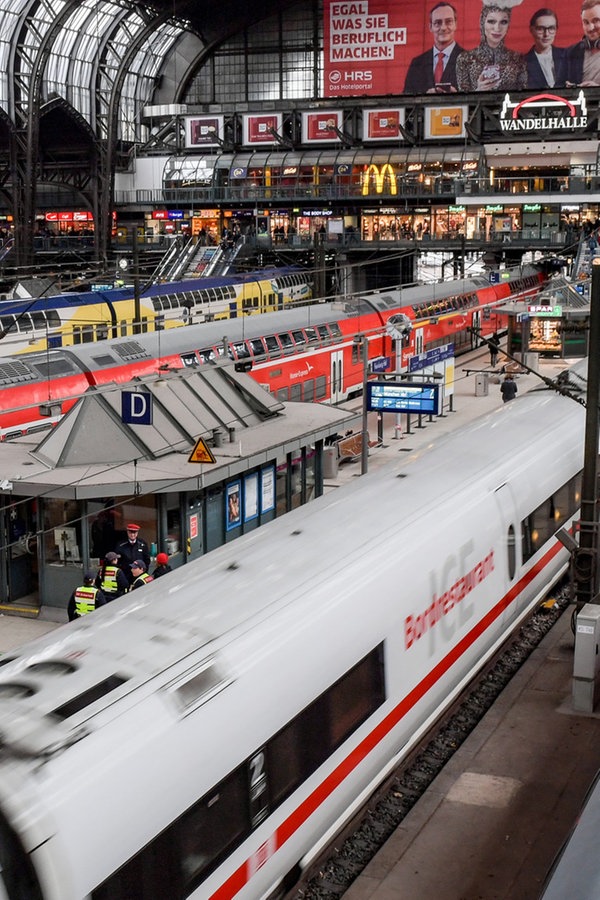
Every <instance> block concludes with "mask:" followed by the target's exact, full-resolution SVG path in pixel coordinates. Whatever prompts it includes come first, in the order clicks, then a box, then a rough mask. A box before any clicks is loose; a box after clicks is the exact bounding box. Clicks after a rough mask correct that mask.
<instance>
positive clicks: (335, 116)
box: [302, 109, 343, 144]
mask: <svg viewBox="0 0 600 900" xmlns="http://www.w3.org/2000/svg"><path fill="white" fill-rule="evenodd" d="M342 124H343V120H342V111H341V110H340V109H334V110H331V109H324V110H319V112H303V113H302V143H303V144H322V143H324V142H325V141H327V143H332V142H333V143H338V144H339V143H340V141H341V131H342Z"/></svg>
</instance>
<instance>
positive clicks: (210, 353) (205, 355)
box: [198, 347, 217, 363]
mask: <svg viewBox="0 0 600 900" xmlns="http://www.w3.org/2000/svg"><path fill="white" fill-rule="evenodd" d="M198 356H199V357H200V359H201V360H202V362H205V363H206V362H210V361H211V360H214V359H216V358H217V354H216V353H215V350H214V347H207V348H205V349H204V350H198Z"/></svg>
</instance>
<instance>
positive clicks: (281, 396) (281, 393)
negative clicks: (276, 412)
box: [275, 388, 288, 403]
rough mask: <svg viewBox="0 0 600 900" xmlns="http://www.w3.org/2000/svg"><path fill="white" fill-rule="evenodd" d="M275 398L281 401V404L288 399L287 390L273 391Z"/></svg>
mask: <svg viewBox="0 0 600 900" xmlns="http://www.w3.org/2000/svg"><path fill="white" fill-rule="evenodd" d="M275 396H276V397H277V399H278V400H281V402H282V403H285V401H286V400H287V399H288V389H287V388H279V389H278V390H276V391H275Z"/></svg>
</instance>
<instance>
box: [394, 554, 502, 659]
mask: <svg viewBox="0 0 600 900" xmlns="http://www.w3.org/2000/svg"><path fill="white" fill-rule="evenodd" d="M472 552H473V541H467V543H465V544H463V545H462V547H461V548H460V552H459V560H458V561H457V557H456V555H455V554H451V555H450V556H448V558H447V559H446V561H445V563H444V565H443V567H442V574H441V578H440V581H441V583H442V584H447V583H448V582H449V581H450V580H451V573H452V572H454V571H458V572H465V569H466V560H467V558H468V556H469V555H471V554H472ZM493 571H494V551H493V550H490V551H489V553H488V554H487V555H486V556H484V558H483V559H482V560H480V561H479V562H478V563H476V564H475V565H474V566H473V567H472V568H471V569H469V570H467V571H466V572H465V574H464V575H461V576H460V578H457V579H456V581H455V582H454V583H453V584H451V585H450V587H449V588H448V589H447V590H445V591H443V593H439V592H438V585H437V583H436V573H435V571H433V570H432V571H431V573H430V579H431V588H432V590H431V593H432V600H431V603H430V604H429V606H427V608H426V609H425V610H424V611H423V612H421V613H416V614H415V615H409V616H407V617H406V619H405V620H404V646H405V649H406V650H409V649H410V648H411V647H412V645H413V644H414V643H415V641H418V640H420V639H421V638H422V637H423V636H424V635H425V634H427V633H429V636H430V651H429V652H430V654H433V652H434V651H435V638H436V626H437V625H438V624H439V626H440V629H442V637H443V638H444V640H449V639H450V638H452V636H453V635H454V633H455V631H456V628H457V626H461V625H464V624H465V622H467V621H468V620H469V619H470V618H471V616H472V615H473V605H472V603H470V602H465V600H466V597H467V596H468V595H469V594H470V593H471V591H473V590H474V589H475V588H476V587H477V585H479V584H481V582H482V581H484V580H485V579H486V578H487V577H488V575H490V574H491V573H492V572H493ZM455 607H458V615H457V616H456V615H455V616H451V617H450V618H447V617H448V615H449V613H451V612H452V610H453V609H454V608H455Z"/></svg>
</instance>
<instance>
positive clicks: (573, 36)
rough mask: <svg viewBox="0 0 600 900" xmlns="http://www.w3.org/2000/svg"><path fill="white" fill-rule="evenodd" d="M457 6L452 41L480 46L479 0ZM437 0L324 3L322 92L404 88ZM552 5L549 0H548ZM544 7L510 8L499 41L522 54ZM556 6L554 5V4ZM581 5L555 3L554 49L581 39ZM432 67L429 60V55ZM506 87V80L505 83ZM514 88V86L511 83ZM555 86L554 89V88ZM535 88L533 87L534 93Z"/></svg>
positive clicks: (425, 45) (456, 1)
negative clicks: (535, 16)
mask: <svg viewBox="0 0 600 900" xmlns="http://www.w3.org/2000/svg"><path fill="white" fill-rule="evenodd" d="M451 2H452V6H454V7H455V9H456V13H457V15H456V22H457V24H456V32H455V41H456V43H457V44H458V45H459V47H461V48H462V49H463V50H473V49H474V48H475V47H477V46H479V43H480V40H481V35H480V30H479V17H480V15H481V10H482V2H481V0H451ZM436 4H437V0H430V2H428V3H423V2H422V0H403V2H402V3H399V2H398V0H359V2H355V3H352V2H340V0H324V2H323V15H324V22H323V36H324V91H323V93H324V97H359V96H370V97H377V96H383V95H392V96H394V95H398V94H404V93H407V94H408V93H412V94H414V91H405V82H406V74H407V72H408V68H409V65H410V63H411V60H412V59H414V58H415V57H417V56H419V55H420V54H421V53H424V52H426V51H428V50H430V49H431V47H432V45H433V34H432V32H431V30H430V27H429V26H430V11H431V9H432V8H433V7H434V6H436ZM549 6H550V8H553V4H549ZM542 7H544V4H541V3H540V2H539V0H523V2H522V3H521V4H519V5H518V6H514V7H513V8H512V9H511V18H510V24H509V27H508V33H507V35H506V38H505V40H504V44H505V46H506V47H507V48H508V49H510V50H516V51H517V52H518V53H522V54H526V53H527V52H528V51H529V50H530V49H531V47H532V46H533V38H532V36H531V32H530V31H529V21H530V19H531V17H532V15H533V14H534V13H535V12H537V11H538V10H539V9H540V8H542ZM554 8H556V5H554ZM580 10H581V4H577V5H575V4H573V5H572V6H571V7H565V6H564V4H560V5H559V6H558V8H556V12H557V15H558V30H557V33H556V37H555V40H554V46H555V47H557V48H564V47H570V46H572V45H573V44H576V43H577V42H578V41H580V40H581V38H582V36H583V30H582V25H581V12H580ZM432 66H433V60H432ZM507 88H508V89H509V90H511V87H510V85H504V88H503V92H504V91H506V89H507ZM515 89H516V87H515ZM553 90H554V89H553ZM538 91H539V89H535V92H536V93H538Z"/></svg>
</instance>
